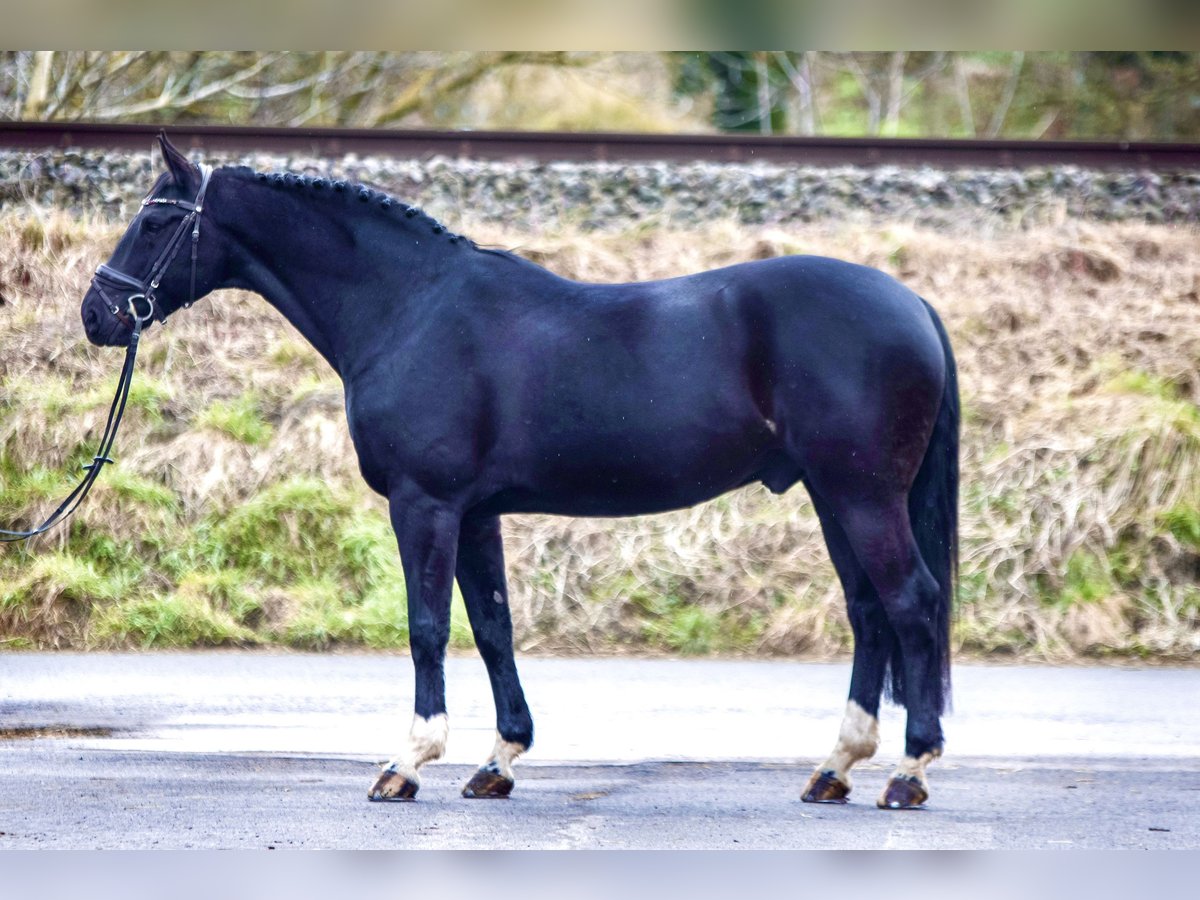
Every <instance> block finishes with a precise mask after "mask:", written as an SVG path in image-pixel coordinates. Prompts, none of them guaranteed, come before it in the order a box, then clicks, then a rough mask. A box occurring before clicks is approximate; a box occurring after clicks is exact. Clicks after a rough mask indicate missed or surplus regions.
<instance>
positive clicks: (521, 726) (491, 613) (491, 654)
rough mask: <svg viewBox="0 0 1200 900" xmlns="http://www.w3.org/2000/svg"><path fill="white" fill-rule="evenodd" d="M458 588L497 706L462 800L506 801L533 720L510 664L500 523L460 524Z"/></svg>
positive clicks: (530, 735) (472, 521)
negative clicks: (482, 756) (491, 734)
mask: <svg viewBox="0 0 1200 900" xmlns="http://www.w3.org/2000/svg"><path fill="white" fill-rule="evenodd" d="M458 587H459V590H460V591H462V595H463V602H464V603H465V604H466V607H467V616H468V617H469V618H470V620H471V630H472V631H473V632H474V634H475V646H476V647H478V648H479V655H480V656H481V657H483V662H484V664H485V665H486V666H487V672H488V678H489V679H490V680H491V682H492V697H493V699H494V700H495V701H496V746H495V747H494V748H493V749H492V755H491V756H490V757H489V758H488V760H487V762H485V763H484V764H483V765H482V766H480V768H479V771H477V772H476V773H475V774H474V775H473V776H472V777H471V780H470V781H468V782H467V784H466V786H465V787H464V788H463V796H464V797H472V798H488V797H507V796H508V795H509V793H510V792H511V791H512V789H513V784H514V780H513V771H512V764H513V761H514V760H515V759H516V758H517V756H518V755H519V754H521V753H524V752H525V751H526V750H528V749H529V748H530V746H531V745H532V744H533V718H532V717H531V716H530V715H529V707H528V705H526V703H525V694H524V692H523V691H522V690H521V680H520V678H519V677H518V676H517V664H516V660H515V659H513V637H512V615H511V613H510V612H509V608H508V585H507V582H506V580H505V577H504V545H503V544H502V543H501V540H500V520H499V518H497V517H495V516H488V517H484V518H473V517H470V516H468V517H467V518H466V519H464V520H463V523H462V530H461V532H460V534H459V538H458Z"/></svg>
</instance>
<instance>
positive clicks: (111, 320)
mask: <svg viewBox="0 0 1200 900" xmlns="http://www.w3.org/2000/svg"><path fill="white" fill-rule="evenodd" d="M158 141H159V146H160V147H161V148H162V154H163V159H164V160H165V162H166V165H167V171H166V172H165V173H163V174H162V175H161V176H159V179H158V181H156V182H155V184H154V187H153V188H151V190H150V193H149V194H148V195H147V196H146V199H145V200H143V201H142V206H141V209H139V210H138V213H137V215H136V216H134V219H133V221H132V222H130V223H129V227H128V228H127V229H126V230H125V234H124V235H123V236H122V237H121V240H120V242H119V243H118V244H117V249H116V250H115V251H114V252H113V255H112V257H110V258H109V260H108V262H107V263H105V264H104V265H102V266H100V267H99V268H98V269H97V270H96V275H95V277H94V278H93V279H92V284H91V287H89V288H88V292H87V293H86V294H84V296H83V304H82V306H81V307H80V315H81V316H82V317H83V328H84V331H85V332H86V333H87V336H88V340H90V341H91V342H92V343H93V344H99V345H101V346H107V347H111V346H123V345H125V344H128V343H129V338H130V334H131V333H132V331H133V325H134V320H135V319H139V320H141V321H142V323H143V324H144V326H147V327H148V326H149V325H150V323H151V322H153V321H155V320H158V321H162V320H164V319H166V317H167V316H169V315H170V314H171V313H173V312H174V311H175V310H177V309H179V308H180V307H181V306H190V305H191V304H192V303H193V302H194V301H196V300H197V299H199V298H200V297H203V296H204V295H205V294H207V293H208V292H209V291H211V290H212V289H213V287H214V286H215V285H216V282H217V279H216V278H215V277H214V273H215V268H216V256H217V254H216V253H215V252H214V248H212V247H206V246H205V245H204V244H205V242H203V241H201V240H200V225H201V222H202V221H203V216H204V198H205V193H206V192H207V190H208V179H209V174H210V172H211V169H209V168H208V167H207V166H205V167H203V168H200V167H197V166H195V165H193V164H192V163H190V162H189V161H188V159H187V157H185V156H184V155H183V154H182V153H180V152H179V151H178V150H177V149H175V147H174V146H173V145H172V144H171V142H170V141H168V140H167V138H166V135H159V138H158ZM209 243H210V244H211V239H210V241H209Z"/></svg>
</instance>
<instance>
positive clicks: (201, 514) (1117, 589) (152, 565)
mask: <svg viewBox="0 0 1200 900" xmlns="http://www.w3.org/2000/svg"><path fill="white" fill-rule="evenodd" d="M462 230H464V231H466V232H467V233H469V234H471V235H472V236H473V237H475V238H476V239H477V240H479V241H480V242H482V243H488V244H498V245H505V246H513V247H517V248H520V249H521V251H522V252H524V253H525V254H526V255H529V256H531V257H532V258H534V259H535V260H537V261H538V262H541V263H543V264H544V265H547V266H548V267H550V268H552V269H554V270H556V271H558V272H560V273H562V274H565V275H569V276H571V277H575V278H582V279H588V280H597V281H613V280H622V281H624V280H635V279H645V278H655V277H663V276H668V275H676V274H682V273H685V272H689V271H695V270H699V269H702V268H709V267H713V266H718V265H722V264H726V263H730V262H734V261H738V260H745V259H751V258H762V257H767V256H773V255H777V254H781V253H791V252H806V253H820V254H825V255H830V256H837V257H842V258H846V259H852V260H855V261H859V262H864V263H867V264H870V265H875V266H878V267H880V268H882V269H885V270H887V271H889V272H891V273H893V274H895V275H897V276H898V277H900V278H902V279H903V280H904V281H905V282H907V283H908V284H909V285H911V286H912V287H913V288H914V289H915V290H917V291H918V292H919V293H921V294H922V295H924V296H925V297H927V298H928V299H929V300H930V301H931V302H933V303H934V305H935V306H937V308H938V309H939V310H940V311H941V312H942V314H943V317H944V318H945V320H946V323H947V327H948V329H949V331H950V334H951V336H952V338H953V340H954V343H955V348H956V351H957V354H958V359H959V366H960V370H961V380H962V390H963V400H964V459H963V477H964V480H963V516H962V522H963V567H962V572H963V583H962V600H961V603H960V614H959V620H958V626H957V629H958V630H957V635H958V644H959V648H960V650H961V651H966V652H980V653H1005V654H1013V655H1016V656H1019V657H1023V658H1036V659H1050V660H1061V659H1068V658H1073V657H1077V656H1080V655H1089V656H1097V655H1107V654H1119V655H1132V656H1139V657H1150V656H1155V657H1166V658H1193V657H1194V656H1195V655H1196V653H1197V651H1200V587H1198V582H1200V477H1198V476H1200V471H1198V470H1200V413H1198V412H1197V406H1196V404H1197V400H1198V399H1200V374H1197V373H1198V372H1200V297H1198V291H1200V262H1197V260H1200V254H1198V252H1197V251H1198V250H1200V237H1198V235H1197V233H1196V232H1195V231H1192V230H1186V229H1181V228H1166V227H1154V226H1142V225H1122V226H1098V225H1091V224H1072V223H1066V224H1064V225H1062V226H1061V227H1060V228H1057V229H1054V230H1049V229H1047V230H1040V231H1027V232H1020V233H1017V232H1011V231H1009V232H998V233H987V232H986V231H980V232H978V233H974V234H971V235H963V234H955V235H954V236H953V237H949V236H944V235H939V234H936V233H932V232H928V231H918V230H913V229H911V228H908V227H906V226H904V225H902V224H897V225H896V226H894V227H891V228H887V229H875V230H849V229H845V230H839V229H838V228H837V227H836V226H831V225H813V226H803V227H794V228H788V229H786V230H783V229H773V228H751V227H746V226H738V225H733V224H715V225H713V226H711V227H709V228H707V229H705V230H704V231H703V232H701V233H679V232H670V231H660V230H656V229H647V230H643V231H640V232H638V233H629V234H587V235H582V234H579V233H571V232H562V233H556V234H549V235H546V234H539V235H530V234H521V233H512V232H507V231H504V230H502V229H499V228H496V227H486V226H480V227H472V226H471V225H470V223H466V224H464V225H462ZM117 233H118V231H117V230H116V229H114V228H112V227H110V226H104V225H98V224H97V225H93V226H90V227H85V226H82V225H80V224H79V223H76V222H74V221H72V220H70V219H66V218H63V217H60V216H57V215H51V216H50V217H48V218H47V219H45V220H41V221H39V220H37V219H35V218H33V217H30V216H24V217H16V216H13V215H9V216H7V217H6V218H3V219H0V296H2V297H3V298H4V299H3V304H4V305H2V306H0V348H2V356H0V379H2V380H0V389H2V391H3V394H2V395H0V518H3V519H5V520H7V522H13V521H20V520H23V521H31V520H32V519H33V518H35V517H36V515H37V514H39V513H42V512H43V511H44V510H45V509H46V508H47V507H48V505H49V501H50V498H51V497H53V496H55V495H57V494H58V493H61V489H62V487H64V486H66V481H65V479H64V478H62V477H61V476H58V475H56V474H54V473H57V472H59V471H60V470H61V469H62V468H63V467H64V466H65V465H66V463H67V462H68V460H69V459H70V458H73V456H80V455H82V454H83V453H85V452H90V444H91V442H93V441H94V439H95V436H96V435H97V434H98V432H99V428H100V427H101V425H102V424H103V420H102V415H103V412H104V410H105V407H106V404H107V396H106V391H108V390H109V387H110V386H111V384H112V376H113V373H114V372H115V370H116V368H117V366H118V365H119V351H101V350H98V349H96V348H92V347H90V346H89V345H87V344H86V342H85V341H84V339H83V337H82V334H81V330H80V327H79V323H78V301H79V298H80V297H81V295H82V293H83V290H84V287H85V284H86V281H87V278H88V277H89V274H90V271H91V269H92V268H93V267H94V265H95V264H96V262H98V261H100V260H101V259H103V258H104V257H105V256H106V255H107V251H108V248H109V247H110V246H111V244H112V243H113V241H114V240H115V238H116V235H117ZM136 380H137V383H138V384H139V386H140V387H141V390H142V393H141V394H140V395H139V402H138V405H137V407H136V408H135V409H134V410H133V412H132V413H131V414H130V418H129V421H128V422H127V424H126V425H125V428H124V433H123V434H122V435H121V437H120V439H119V441H118V447H117V450H118V454H119V458H120V464H119V466H118V467H117V468H116V469H115V470H114V471H106V472H105V474H104V477H103V478H102V482H104V484H103V488H102V489H98V491H97V493H96V494H95V495H94V496H93V498H92V499H91V500H90V501H89V503H88V505H87V507H86V508H85V509H84V510H83V512H82V513H81V515H80V521H79V523H78V524H77V525H75V526H74V527H73V530H72V532H71V534H72V537H71V540H70V541H69V542H68V541H67V538H66V532H60V533H59V534H57V535H55V536H54V537H51V538H49V539H44V540H43V541H42V542H41V543H40V544H38V545H37V546H36V547H35V548H33V549H32V550H31V551H23V550H13V549H6V550H0V629H2V630H3V632H4V633H6V634H7V635H8V636H9V639H10V640H20V641H27V642H29V643H33V644H57V643H63V644H87V643H89V642H90V643H96V642H101V643H110V644H111V643H117V644H122V643H126V644H127V643H156V642H164V641H165V642H170V637H169V635H170V631H169V624H170V623H169V622H168V623H167V624H166V625H163V624H162V623H161V622H160V621H159V620H155V621H156V622H159V624H156V625H155V626H154V627H155V628H157V629H159V630H158V631H155V632H154V633H153V634H154V635H163V634H165V635H166V637H148V636H147V631H146V628H147V627H148V626H144V625H139V624H137V623H138V622H143V621H144V620H145V618H146V616H147V603H149V604H151V606H153V604H154V602H156V601H158V602H160V603H161V605H162V607H163V608H164V609H166V608H168V607H170V606H171V604H174V605H175V606H178V605H179V603H180V602H182V601H180V600H179V599H178V597H176V596H175V595H177V594H178V595H180V596H182V597H184V598H185V599H186V600H187V603H188V604H190V605H189V606H188V607H187V610H186V612H187V616H188V619H187V621H188V623H189V625H188V629H190V630H184V631H183V632H181V633H182V634H185V635H200V638H197V639H199V640H202V641H203V642H207V643H225V642H228V643H246V642H248V641H250V642H272V641H276V642H284V643H299V644H302V645H305V646H324V645H328V644H329V643H336V642H347V643H366V644H371V645H377V646H390V645H392V644H394V643H401V642H403V640H404V636H405V630H404V626H403V623H402V622H396V621H393V620H394V618H395V617H397V616H400V617H402V603H401V602H398V601H397V597H400V598H402V596H403V595H402V589H401V588H400V586H399V585H394V586H392V585H391V583H390V582H389V579H393V580H394V578H395V572H396V569H395V566H394V562H392V561H387V560H384V559H383V556H384V555H390V554H391V548H390V547H389V546H387V544H388V540H389V539H388V537H387V533H386V528H385V527H384V525H383V506H382V503H381V502H380V501H379V500H378V499H376V498H372V497H370V496H369V495H368V494H367V492H366V490H365V488H363V487H362V486H361V485H360V484H359V479H358V475H357V469H356V464H355V460H354V455H353V451H352V449H351V446H350V443H349V438H348V435H347V433H346V428H345V424H344V420H343V416H342V411H341V397H340V392H339V385H338V382H337V380H336V378H335V377H334V376H333V375H332V374H331V373H329V372H328V371H327V370H325V369H324V368H323V364H322V363H321V362H320V361H319V359H318V358H317V357H316V354H315V353H313V352H312V351H311V350H310V349H308V348H307V347H306V346H305V345H304V344H303V343H302V342H300V340H299V338H298V337H297V336H296V334H295V333H294V332H293V331H292V330H291V329H290V326H288V325H287V324H286V323H285V322H284V321H283V320H282V319H281V318H280V317H278V315H276V314H275V313H274V312H273V310H271V309H270V308H269V307H268V306H267V305H266V304H265V303H263V302H261V301H259V300H258V299H256V298H252V297H249V296H245V295H240V294H236V293H230V294H226V295H223V296H219V297H215V298H212V299H210V300H209V301H206V302H204V303H202V304H200V305H199V306H198V307H197V308H196V309H194V310H192V311H191V312H190V313H183V314H180V315H179V316H176V317H175V318H174V319H173V320H172V321H171V323H170V324H169V325H168V326H167V327H166V328H164V329H155V331H154V332H152V333H151V334H150V336H149V337H148V339H147V340H146V341H145V343H144V359H143V361H142V365H141V367H140V369H139V372H138V375H137V379H136ZM38 466H41V467H44V468H45V469H48V470H49V473H45V472H39V471H38V470H37V468H36V467H38ZM118 473H119V476H120V477H113V478H110V475H114V476H116V475H117V474H118ZM293 475H295V476H301V477H303V478H308V479H313V480H315V481H314V482H313V483H319V484H321V485H324V486H325V490H327V491H328V492H329V493H328V495H326V494H322V493H320V491H317V492H316V493H314V492H313V491H312V490H309V491H308V492H307V493H306V492H305V491H304V490H293V488H295V485H290V484H289V483H287V482H286V478H287V477H290V476H293ZM281 485H282V486H281ZM289 491H291V493H289ZM271 492H275V493H271ZM280 492H282V493H280ZM263 496H284V497H293V496H295V497H296V498H298V499H296V500H295V503H296V504H297V511H296V512H295V517H296V518H295V519H294V521H301V518H300V517H302V516H303V515H304V514H305V513H304V508H303V504H304V503H307V502H310V500H311V501H312V502H317V503H319V504H325V506H322V507H321V508H323V509H324V508H326V507H328V510H329V512H328V520H329V522H330V523H331V524H330V525H329V526H328V527H329V529H331V530H330V531H329V536H328V538H329V543H330V545H331V546H332V547H333V548H334V550H335V551H336V552H337V553H338V554H340V556H338V557H337V558H334V557H332V556H331V557H329V558H328V559H327V560H326V559H324V558H317V557H312V558H311V559H310V557H311V555H312V554H314V553H317V552H319V551H317V550H312V549H311V548H310V549H309V550H305V548H304V547H301V546H299V545H298V544H296V543H295V534H294V533H293V532H294V531H295V529H292V530H291V531H289V526H288V524H287V522H288V521H293V520H291V519H288V516H287V515H286V514H281V516H282V519H283V520H284V523H283V527H282V529H281V530H279V533H278V534H277V535H275V536H274V537H272V538H271V540H272V541H274V543H272V544H271V545H270V546H269V547H268V548H267V551H266V552H268V553H269V554H274V555H272V556H271V557H270V558H271V559H272V560H282V561H284V562H287V564H286V565H284V564H283V563H282V562H281V563H280V567H278V571H277V572H276V573H275V574H274V575H270V576H268V575H264V574H263V573H262V572H261V571H258V570H256V568H255V566H253V565H251V564H249V563H247V562H245V559H249V558H251V557H247V556H244V554H247V553H250V551H252V550H254V548H249V549H248V548H247V547H246V546H244V545H241V544H239V545H237V546H234V544H233V543H232V541H233V538H232V537H230V535H229V533H228V528H226V529H225V530H224V531H222V529H221V527H220V526H219V523H222V522H225V521H226V520H230V519H231V518H233V519H236V518H237V517H238V516H247V515H251V514H254V513H255V510H258V509H259V507H260V506H261V503H260V499H259V498H262V497H263ZM256 504H258V505H256ZM247 510H249V512H247ZM7 522H6V523H4V524H7ZM239 540H246V538H244V537H243V538H239ZM505 540H506V548H507V551H508V558H509V572H510V582H511V586H512V603H513V608H514V616H515V621H516V625H517V632H518V644H519V645H520V646H521V647H522V648H523V649H526V650H537V651H564V650H565V651H576V652H621V651H624V650H635V651H645V650H658V649H661V650H669V651H676V652H687V653H703V652H749V653H758V654H804V655H808V656H828V655H834V654H838V653H841V652H844V651H845V650H846V649H847V648H848V646H849V628H848V625H847V623H846V619H845V614H844V611H843V601H842V598H841V594H840V591H839V589H838V588H837V585H836V582H835V580H834V578H833V575H832V570H831V567H830V566H829V564H828V562H827V558H826V555H825V551H824V547H823V545H822V541H821V538H820V532H819V528H818V527H817V523H816V520H815V518H814V516H813V514H812V510H811V508H810V507H809V505H808V503H807V500H806V498H805V496H804V495H803V491H802V490H799V489H797V490H795V491H793V492H792V493H790V494H789V495H787V496H785V497H783V498H776V497H773V496H771V495H769V494H768V493H767V492H766V491H765V490H762V489H749V490H745V491H742V492H739V493H736V494H733V495H729V496H726V497H722V498H719V499H717V500H715V501H713V502H711V503H709V504H706V505H704V506H701V507H697V508H695V509H691V510H685V511H681V512H678V513H672V514H667V515H661V516H653V517H645V518H640V519H627V520H611V521H610V520H582V519H576V520H572V519H558V518H552V517H542V516H520V517H517V516H514V517H510V518H509V519H507V520H506V533H505ZM106 541H107V543H106ZM222 541H223V542H224V543H222ZM254 552H257V551H256V550H254ZM68 553H69V554H72V555H70V556H68V555H67V554H68ZM305 553H309V554H310V556H307V557H306V556H305V555H304V554H305ZM222 554H224V555H222ZM239 554H243V555H242V556H239ZM251 555H252V554H251ZM313 559H315V560H316V562H318V563H320V565H319V566H318V569H317V571H307V570H306V569H305V567H306V566H308V564H309V562H312V560H313ZM347 559H348V560H350V562H346V560H347ZM47 560H49V561H47ZM229 560H233V561H234V563H230V562H229ZM238 560H242V561H241V562H238ZM306 560H307V562H306ZM68 561H70V565H67V562H68ZM222 561H224V562H222ZM288 561H291V562H288ZM293 563H294V565H293ZM222 565H226V566H230V565H232V566H233V567H232V568H231V569H229V572H230V573H232V574H228V575H227V576H223V577H225V579H226V581H228V582H229V583H228V584H225V583H224V582H222V586H221V589H220V590H216V589H213V588H212V587H211V584H212V582H213V579H214V575H213V572H214V569H215V568H219V567H220V566H222ZM72 566H73V567H74V568H72ZM288 566H292V568H289V567H288ZM89 567H90V568H89ZM197 585H204V586H205V587H204V589H203V590H201V589H199V588H197ZM181 586H182V588H183V589H182V590H180V588H181ZM172 598H174V599H172ZM231 598H232V599H231ZM126 609H129V610H132V611H135V612H136V613H137V615H138V616H139V617H140V618H138V619H137V620H136V622H135V621H134V619H133V618H132V612H131V613H130V616H126V617H123V613H122V611H123V610H126ZM39 611H40V612H39ZM97 612H99V613H100V614H99V615H97V614H96V613H97ZM156 614H157V613H156ZM456 616H457V617H456V622H457V626H456V627H457V630H456V635H457V640H458V641H459V643H468V642H469V638H467V637H466V634H465V631H464V630H463V628H462V622H461V613H459V614H456ZM159 618H160V620H161V618H162V616H160V617H159ZM131 622H132V623H133V624H131ZM60 625H61V626H62V627H61V628H59V627H58V626H60ZM93 625H94V626H95V627H92V626H93ZM56 629H58V630H56ZM163 629H166V630H165V631H164V630H163ZM0 640H2V639H0ZM180 640H185V638H180Z"/></svg>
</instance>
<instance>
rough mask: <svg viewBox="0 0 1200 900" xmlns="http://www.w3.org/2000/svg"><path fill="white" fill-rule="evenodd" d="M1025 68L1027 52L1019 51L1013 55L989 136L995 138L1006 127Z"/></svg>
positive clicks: (989, 129) (993, 115) (989, 127)
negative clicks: (1010, 108)
mask: <svg viewBox="0 0 1200 900" xmlns="http://www.w3.org/2000/svg"><path fill="white" fill-rule="evenodd" d="M1024 66H1025V51H1024V50H1018V51H1016V52H1015V53H1014V54H1013V58H1012V62H1011V64H1010V66H1009V72H1008V81H1007V82H1006V83H1005V85H1004V94H1003V96H1001V98H1000V103H999V104H998V105H997V106H996V109H995V111H994V112H993V113H992V121H991V122H989V123H988V129H987V136H988V137H991V138H994V137H996V136H997V135H998V134H999V133H1000V129H1001V128H1003V127H1004V120H1005V118H1007V117H1008V110H1009V107H1011V106H1012V102H1013V97H1015V96H1016V93H1017V82H1018V81H1020V80H1021V69H1022V68H1024Z"/></svg>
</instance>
